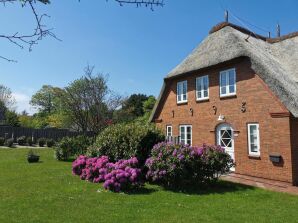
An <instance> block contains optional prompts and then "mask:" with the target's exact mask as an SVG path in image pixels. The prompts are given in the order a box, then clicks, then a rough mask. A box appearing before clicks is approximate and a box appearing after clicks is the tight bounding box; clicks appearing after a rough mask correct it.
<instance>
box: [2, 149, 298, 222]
mask: <svg viewBox="0 0 298 223" xmlns="http://www.w3.org/2000/svg"><path fill="white" fill-rule="evenodd" d="M27 151H28V150H26V149H0V222H1V223H5V222H22V223H27V222H38V223H41V222H80V223H83V222H88V223H93V222H255V223H256V222H298V196H292V195H288V194H282V193H275V192H269V191H265V190H261V189H256V188H251V187H247V186H242V185H237V184H232V183H226V182H221V183H220V184H219V185H218V186H216V187H213V188H210V189H209V190H201V191H200V190H197V191H194V190H189V191H188V192H179V191H177V192H173V191H166V190H163V189H162V188H160V187H158V186H152V185H146V186H145V188H143V189H140V190H138V191H134V192H132V193H130V194H124V193H119V194H117V193H112V192H105V191H102V187H101V185H99V184H92V183H89V182H85V181H81V180H80V179H79V177H76V176H73V175H72V174H71V163H70V162H58V161H56V160H54V158H53V151H52V150H51V149H36V151H37V152H38V153H39V154H40V155H41V162H40V163H36V164H28V163H27V161H26V154H27ZM98 190H100V191H101V192H98Z"/></svg>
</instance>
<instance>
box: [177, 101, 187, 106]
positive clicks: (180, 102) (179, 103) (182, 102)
mask: <svg viewBox="0 0 298 223" xmlns="http://www.w3.org/2000/svg"><path fill="white" fill-rule="evenodd" d="M184 104H187V101H179V102H177V105H184Z"/></svg>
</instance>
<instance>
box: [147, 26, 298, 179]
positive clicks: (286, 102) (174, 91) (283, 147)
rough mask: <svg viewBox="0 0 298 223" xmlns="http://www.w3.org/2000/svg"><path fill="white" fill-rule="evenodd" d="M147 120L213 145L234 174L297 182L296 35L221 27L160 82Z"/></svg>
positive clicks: (187, 138)
mask: <svg viewBox="0 0 298 223" xmlns="http://www.w3.org/2000/svg"><path fill="white" fill-rule="evenodd" d="M150 121H152V122H155V123H156V124H157V125H158V126H159V127H160V128H162V129H163V130H164V131H165V133H166V135H167V136H168V137H170V138H175V139H176V140H178V141H180V142H182V143H188V144H192V145H202V144H203V143H208V144H219V145H221V146H222V147H224V148H225V149H226V151H227V152H228V153H229V154H230V155H231V156H232V157H233V159H234V160H235V163H236V167H235V169H234V171H235V172H236V173H239V174H244V175H250V176H255V177H262V178H267V179H273V180H278V181H285V182H290V183H293V184H294V185H297V183H298V33H291V34H289V35H286V36H281V37H278V38H266V37H264V36H260V35H257V34H254V33H251V32H250V31H249V30H246V29H244V28H242V27H239V26H236V25H233V24H231V23H226V22H225V23H221V24H219V25H217V26H215V27H213V28H212V30H211V31H210V33H209V35H208V36H207V37H206V38H205V39H204V40H203V41H202V42H201V44H200V45H199V46H198V47H197V48H195V49H194V50H193V52H192V53H191V54H190V55H189V56H188V57H187V58H186V59H185V60H184V61H182V63H181V64H179V65H178V66H177V67H176V68H174V69H173V70H172V71H171V72H170V73H169V74H168V75H167V76H166V77H165V78H164V84H163V87H162V90H161V93H160V96H159V98H158V100H157V103H156V105H155V107H154V110H153V112H152V115H151V117H150Z"/></svg>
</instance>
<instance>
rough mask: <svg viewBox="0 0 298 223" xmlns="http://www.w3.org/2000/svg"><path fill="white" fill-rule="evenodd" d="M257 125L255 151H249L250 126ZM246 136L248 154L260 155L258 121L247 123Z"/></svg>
mask: <svg viewBox="0 0 298 223" xmlns="http://www.w3.org/2000/svg"><path fill="white" fill-rule="evenodd" d="M251 126H257V147H258V149H257V152H254V151H251V140H250V135H251V132H250V127H251ZM247 138H248V154H249V155H253V156H260V154H261V153H260V125H259V124H258V123H249V124H247Z"/></svg>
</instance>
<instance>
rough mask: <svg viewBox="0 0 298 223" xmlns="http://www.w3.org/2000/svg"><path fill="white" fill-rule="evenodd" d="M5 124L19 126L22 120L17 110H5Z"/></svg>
mask: <svg viewBox="0 0 298 223" xmlns="http://www.w3.org/2000/svg"><path fill="white" fill-rule="evenodd" d="M5 124H6V125H9V126H14V127H19V126H20V121H19V118H18V114H17V113H16V112H15V111H10V110H7V111H6V112H5Z"/></svg>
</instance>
